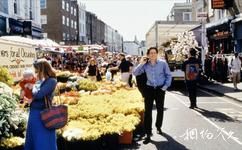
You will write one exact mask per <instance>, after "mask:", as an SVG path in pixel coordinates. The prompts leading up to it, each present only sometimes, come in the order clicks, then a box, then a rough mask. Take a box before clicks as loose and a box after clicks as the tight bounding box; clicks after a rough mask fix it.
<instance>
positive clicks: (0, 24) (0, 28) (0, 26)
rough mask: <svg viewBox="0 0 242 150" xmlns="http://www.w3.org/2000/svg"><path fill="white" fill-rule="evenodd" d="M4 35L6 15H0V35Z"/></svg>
mask: <svg viewBox="0 0 242 150" xmlns="http://www.w3.org/2000/svg"><path fill="white" fill-rule="evenodd" d="M3 35H6V17H3V16H0V36H3Z"/></svg>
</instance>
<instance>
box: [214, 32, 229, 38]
mask: <svg viewBox="0 0 242 150" xmlns="http://www.w3.org/2000/svg"><path fill="white" fill-rule="evenodd" d="M230 35H231V33H230V32H229V31H221V32H217V33H215V34H214V35H213V37H214V39H226V38H228V37H229V36H230Z"/></svg>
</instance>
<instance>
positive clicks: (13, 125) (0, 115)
mask: <svg viewBox="0 0 242 150" xmlns="http://www.w3.org/2000/svg"><path fill="white" fill-rule="evenodd" d="M16 98H17V97H16V96H10V95H6V94H0V137H1V138H4V137H11V136H13V135H14V133H15V132H16V131H17V130H19V128H22V129H23V130H24V125H25V124H26V117H25V116H24V115H25V113H23V112H22V111H16V107H17V99H16Z"/></svg>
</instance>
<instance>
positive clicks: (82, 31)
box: [79, 3, 88, 44]
mask: <svg viewBox="0 0 242 150" xmlns="http://www.w3.org/2000/svg"><path fill="white" fill-rule="evenodd" d="M79 41H80V42H81V43H86V44H88V40H87V38H86V6H85V4H82V3H79Z"/></svg>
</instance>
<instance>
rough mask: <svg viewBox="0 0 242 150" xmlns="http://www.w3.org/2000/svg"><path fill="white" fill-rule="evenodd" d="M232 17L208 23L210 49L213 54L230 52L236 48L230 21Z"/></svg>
mask: <svg viewBox="0 0 242 150" xmlns="http://www.w3.org/2000/svg"><path fill="white" fill-rule="evenodd" d="M231 20H232V19H228V18H226V19H223V20H219V21H218V22H215V23H209V24H207V25H206V30H207V38H208V50H209V52H210V53H211V54H217V53H218V52H219V53H220V54H230V53H232V52H233V50H234V42H233V37H232V32H231V28H230V23H231Z"/></svg>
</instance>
